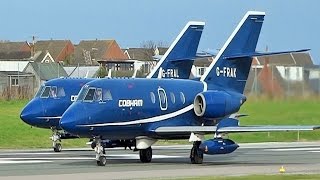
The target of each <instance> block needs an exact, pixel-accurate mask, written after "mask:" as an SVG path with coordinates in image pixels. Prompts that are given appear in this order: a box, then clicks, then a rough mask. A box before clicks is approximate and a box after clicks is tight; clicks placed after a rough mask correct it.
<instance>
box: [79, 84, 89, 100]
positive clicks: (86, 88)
mask: <svg viewBox="0 0 320 180" xmlns="http://www.w3.org/2000/svg"><path fill="white" fill-rule="evenodd" d="M87 92H88V87H87V86H83V87H82V88H81V90H80V92H79V94H78V98H77V101H82V100H83V99H84V97H85V96H86V94H87Z"/></svg>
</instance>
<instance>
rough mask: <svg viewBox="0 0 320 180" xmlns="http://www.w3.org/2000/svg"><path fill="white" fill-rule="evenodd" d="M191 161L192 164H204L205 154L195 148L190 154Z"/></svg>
mask: <svg viewBox="0 0 320 180" xmlns="http://www.w3.org/2000/svg"><path fill="white" fill-rule="evenodd" d="M190 160H191V163H192V164H202V162H203V152H202V151H201V150H199V148H198V147H196V146H193V147H192V149H191V152H190Z"/></svg>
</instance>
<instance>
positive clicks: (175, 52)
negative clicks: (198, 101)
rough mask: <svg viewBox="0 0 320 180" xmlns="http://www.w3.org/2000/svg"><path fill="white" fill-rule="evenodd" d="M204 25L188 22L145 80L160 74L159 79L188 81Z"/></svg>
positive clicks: (202, 23)
mask: <svg viewBox="0 0 320 180" xmlns="http://www.w3.org/2000/svg"><path fill="white" fill-rule="evenodd" d="M204 25H205V23H204V22H196V21H190V22H188V23H187V25H186V26H185V27H184V28H183V30H182V31H181V32H180V34H179V35H178V36H177V38H176V39H175V40H174V41H173V43H172V44H171V46H170V47H169V49H168V50H167V52H166V53H165V54H164V55H163V56H162V58H161V59H160V61H159V62H158V63H157V65H156V67H155V68H154V69H153V70H152V71H151V73H150V74H149V75H148V76H147V78H157V77H158V76H159V74H161V78H179V79H189V76H190V72H191V68H192V65H193V62H194V59H195V58H196V53H197V49H198V45H199V41H200V38H201V34H202V31H203V28H204ZM159 70H162V72H160V73H159Z"/></svg>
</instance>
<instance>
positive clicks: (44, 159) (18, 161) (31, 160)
mask: <svg viewBox="0 0 320 180" xmlns="http://www.w3.org/2000/svg"><path fill="white" fill-rule="evenodd" d="M25 155H29V153H26V154H25ZM182 157H183V156H170V155H169V156H168V155H153V156H152V158H153V159H165V158H182ZM107 159H139V155H138V154H113V155H107ZM53 160H95V157H94V154H92V157H12V158H9V157H6V158H0V164H22V163H29V164H32V163H46V162H53Z"/></svg>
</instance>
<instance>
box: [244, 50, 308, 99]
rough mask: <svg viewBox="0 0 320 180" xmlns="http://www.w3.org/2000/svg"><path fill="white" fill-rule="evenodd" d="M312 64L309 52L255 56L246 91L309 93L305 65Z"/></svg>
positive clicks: (275, 93) (280, 94)
mask: <svg viewBox="0 0 320 180" xmlns="http://www.w3.org/2000/svg"><path fill="white" fill-rule="evenodd" d="M312 65H313V61H312V58H311V56H310V54H309V53H290V54H281V55H272V56H261V57H255V58H254V59H253V61H252V67H251V70H250V73H249V77H248V80H247V83H246V88H245V92H246V93H251V92H253V93H254V94H259V93H264V94H268V95H270V96H282V95H294V94H300V95H301V94H306V93H309V92H311V89H310V86H309V85H308V84H307V83H306V82H307V79H306V73H307V72H306V68H305V67H308V66H312Z"/></svg>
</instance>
